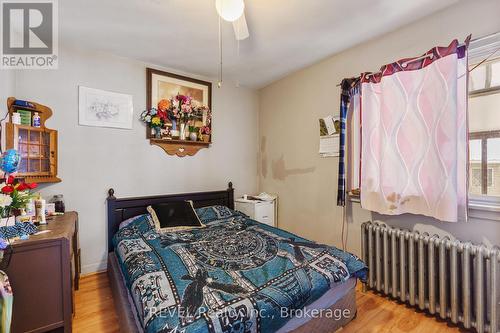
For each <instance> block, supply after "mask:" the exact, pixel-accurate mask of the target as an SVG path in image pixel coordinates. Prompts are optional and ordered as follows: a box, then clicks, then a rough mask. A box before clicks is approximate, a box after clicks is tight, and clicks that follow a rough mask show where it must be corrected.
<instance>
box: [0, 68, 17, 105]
mask: <svg viewBox="0 0 500 333" xmlns="http://www.w3.org/2000/svg"><path fill="white" fill-rule="evenodd" d="M14 85H15V72H14V71H12V70H0V113H1V115H5V113H6V112H7V98H8V97H9V96H11V95H12V94H14Z"/></svg>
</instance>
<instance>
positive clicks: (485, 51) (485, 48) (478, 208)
mask: <svg viewBox="0 0 500 333" xmlns="http://www.w3.org/2000/svg"><path fill="white" fill-rule="evenodd" d="M499 47H500V32H498V33H495V34H491V35H488V36H485V37H482V38H478V39H477V40H473V41H471V42H470V44H469V52H468V53H469V54H468V56H469V67H471V65H474V64H478V63H480V62H481V61H483V60H484V59H486V58H487V57H488V56H491V55H492V53H493V52H495V51H497V50H498V48H499ZM499 57H500V53H499V52H497V53H496V54H495V55H494V56H493V57H492V59H489V60H488V62H487V63H491V62H492V61H493V60H494V59H498V58H499ZM494 93H500V86H494V87H491V86H488V83H487V84H486V87H485V88H483V89H478V90H474V91H469V96H468V98H469V99H470V98H475V97H478V96H484V95H491V94H494ZM489 132H495V133H496V132H499V133H500V130H499V131H489ZM476 133H481V132H471V133H469V140H472V139H473V138H474V136H476V135H477V136H481V134H476ZM479 139H481V147H482V148H481V168H482V172H481V176H482V178H483V180H481V187H483V183H485V184H486V186H487V184H488V181H487V177H488V171H487V165H488V164H487V162H486V172H484V160H485V159H486V161H487V159H488V156H487V151H486V152H485V151H484V149H483V144H484V140H482V137H479ZM486 140H487V138H486ZM484 145H485V146H486V149H487V142H486V144H484ZM492 176H493V175H492ZM484 177H486V182H484ZM481 193H484V192H483V189H481ZM468 195H469V202H468V203H469V216H470V217H472V218H478V219H487V220H495V221H500V197H497V196H488V195H475V194H470V193H469V194H468Z"/></svg>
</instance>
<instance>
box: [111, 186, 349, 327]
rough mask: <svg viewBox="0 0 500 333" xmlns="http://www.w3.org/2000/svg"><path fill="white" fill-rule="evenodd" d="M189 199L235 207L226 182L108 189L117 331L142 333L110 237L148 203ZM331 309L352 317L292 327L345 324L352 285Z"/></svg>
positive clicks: (142, 210)
mask: <svg viewBox="0 0 500 333" xmlns="http://www.w3.org/2000/svg"><path fill="white" fill-rule="evenodd" d="M185 200H192V201H193V205H194V207H195V208H198V207H204V206H213V205H222V206H227V207H229V208H231V209H234V188H233V184H232V183H231V182H229V184H228V188H227V189H226V190H222V191H210V192H195V193H183V194H169V195H158V196H147V197H135V198H116V197H115V191H114V189H112V188H111V189H109V191H108V199H107V205H108V221H107V224H108V277H109V283H110V286H111V291H112V293H113V300H114V303H115V309H116V312H117V313H116V314H117V316H118V321H119V324H120V332H126V333H141V332H142V329H140V328H139V325H138V321H137V319H136V318H135V311H134V310H133V302H132V300H131V299H130V296H129V293H128V290H127V287H126V286H125V282H124V279H123V276H122V274H121V271H120V268H119V265H118V262H117V259H116V256H115V254H114V252H113V242H112V239H113V236H114V235H115V233H116V232H117V231H118V227H119V225H120V223H121V222H122V221H124V220H126V219H128V218H131V217H133V216H137V215H140V214H145V213H146V212H147V210H146V208H147V207H148V206H149V205H151V204H157V203H165V202H175V201H185ZM330 309H332V310H335V309H349V310H350V311H351V312H350V313H352V314H354V316H352V317H350V318H342V319H341V320H338V321H336V320H333V319H331V318H327V317H322V318H315V319H311V320H310V321H308V322H307V323H305V324H303V325H302V326H300V327H298V328H296V329H294V330H293V332H294V333H309V332H334V331H336V330H338V329H339V328H341V327H343V326H345V325H346V324H348V323H349V322H350V321H351V320H352V319H353V318H355V316H356V292H355V288H352V289H351V290H349V291H348V292H347V293H346V295H345V296H344V297H342V298H340V299H339V300H338V301H337V302H336V303H335V304H333V305H332V306H331V307H330Z"/></svg>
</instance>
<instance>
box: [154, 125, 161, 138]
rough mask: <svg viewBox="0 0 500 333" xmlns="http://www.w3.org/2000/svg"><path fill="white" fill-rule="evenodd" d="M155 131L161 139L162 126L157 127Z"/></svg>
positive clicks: (156, 136)
mask: <svg viewBox="0 0 500 333" xmlns="http://www.w3.org/2000/svg"><path fill="white" fill-rule="evenodd" d="M154 131H155V138H156V139H161V127H159V126H157V127H155V128H154Z"/></svg>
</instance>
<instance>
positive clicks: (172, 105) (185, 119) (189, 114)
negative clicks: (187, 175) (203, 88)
mask: <svg viewBox="0 0 500 333" xmlns="http://www.w3.org/2000/svg"><path fill="white" fill-rule="evenodd" d="M141 120H142V121H143V122H145V123H146V124H148V125H149V126H150V127H151V128H153V129H155V134H157V135H159V133H160V129H161V128H165V127H167V129H168V128H169V127H170V126H171V131H168V130H167V133H170V135H171V137H173V138H176V137H179V138H180V139H181V140H184V139H185V137H186V136H188V135H189V133H193V132H194V133H198V132H199V130H198V129H199V128H200V126H201V125H200V123H201V122H203V124H204V126H205V127H208V128H209V127H210V121H211V112H210V109H209V108H208V106H205V105H200V104H199V103H198V102H196V101H195V100H193V99H192V97H191V96H186V95H181V94H177V95H176V96H174V97H172V98H171V99H162V100H160V101H159V102H158V105H157V108H152V109H150V110H145V111H143V112H142V114H141ZM178 125H179V126H178ZM178 127H179V129H178ZM193 129H194V130H193ZM174 133H175V134H174Z"/></svg>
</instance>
